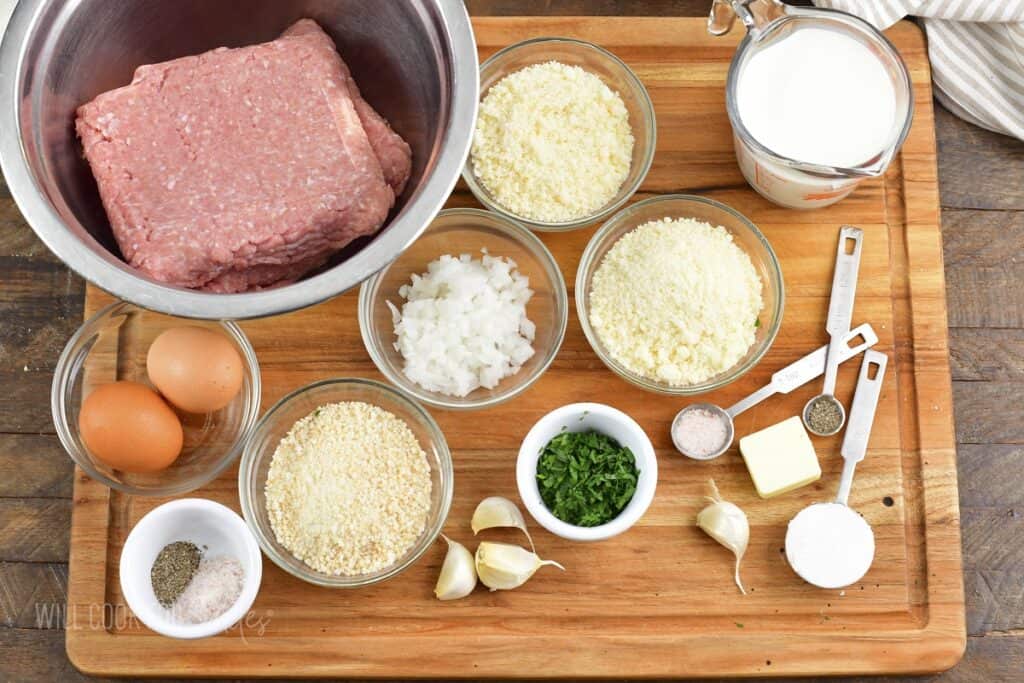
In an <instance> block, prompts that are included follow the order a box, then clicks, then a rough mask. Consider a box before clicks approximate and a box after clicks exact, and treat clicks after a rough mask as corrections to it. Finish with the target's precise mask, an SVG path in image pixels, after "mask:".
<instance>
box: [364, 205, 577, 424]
mask: <svg viewBox="0 0 1024 683" xmlns="http://www.w3.org/2000/svg"><path fill="white" fill-rule="evenodd" d="M450 216H476V217H479V218H485V219H487V220H489V221H494V222H495V223H496V224H497V227H498V229H499V230H500V231H501V232H502V233H503V234H505V235H507V236H509V237H511V238H512V239H513V240H516V241H519V242H520V243H521V244H523V245H524V246H525V247H526V248H527V250H528V251H530V252H532V253H533V254H534V255H535V256H536V257H537V259H538V260H539V261H541V262H543V263H544V264H545V265H546V266H548V268H550V270H552V271H553V272H554V273H555V276H556V277H555V278H554V279H553V280H552V285H553V287H552V289H553V290H554V297H555V307H556V309H558V310H559V311H560V313H559V315H558V323H557V326H558V329H557V331H556V336H555V341H554V343H553V344H552V345H551V348H550V350H549V351H548V353H547V357H546V358H544V360H543V362H542V363H541V364H540V365H538V366H537V367H536V368H535V369H534V371H533V376H531V377H529V378H527V380H526V381H524V382H523V383H522V384H521V385H520V386H518V387H515V388H510V389H508V390H506V391H504V392H500V391H499V392H498V393H497V394H495V395H494V396H491V397H489V398H485V399H479V400H476V401H463V400H461V399H452V400H449V399H443V398H438V397H436V396H434V395H433V393H431V394H427V393H426V392H425V390H423V389H421V388H420V387H419V386H417V385H415V384H413V383H412V382H410V381H409V380H407V379H405V378H404V377H401V376H399V375H398V374H397V373H394V372H391V370H390V368H388V366H387V363H385V362H384V361H383V360H382V357H383V354H382V353H381V351H380V349H379V347H378V345H377V344H376V343H375V342H374V341H373V338H372V337H373V332H372V330H373V320H372V319H371V318H370V310H371V308H372V306H373V298H374V295H375V294H376V292H377V289H378V288H379V286H380V283H381V282H382V281H383V280H384V276H385V275H386V274H387V272H388V271H389V270H390V269H391V268H392V267H393V266H394V265H395V264H396V263H397V262H398V261H399V260H400V259H401V258H402V257H403V256H404V255H405V254H404V253H403V254H400V255H399V257H398V258H396V259H395V260H394V261H392V262H391V263H389V264H388V265H387V266H385V267H384V268H382V269H380V270H379V271H377V272H376V273H374V274H373V275H371V276H370V277H368V278H367V279H366V280H364V281H363V284H362V285H360V286H359V312H358V318H359V334H360V336H361V337H362V338H363V346H364V347H365V348H366V352H367V353H368V354H369V355H370V359H371V360H372V361H373V364H374V365H375V366H376V367H377V369H378V370H379V371H380V372H381V374H383V375H384V377H386V378H387V380H388V381H389V382H391V383H392V384H394V385H395V386H396V387H398V388H399V390H401V391H403V392H405V393H407V394H409V395H411V396H412V397H413V398H415V399H416V400H418V401H422V402H423V403H425V404H427V405H429V406H433V407H435V408H442V409H444V410H464V411H468V410H480V409H482V408H490V407H492V406H496V405H498V404H500V403H504V402H505V401H508V400H511V399H513V398H515V397H516V396H518V395H520V394H522V393H523V392H524V391H526V390H527V389H529V388H530V387H531V386H533V384H534V383H535V382H536V381H537V380H539V379H540V378H541V377H542V376H543V375H544V373H545V372H547V369H548V368H549V367H550V366H551V363H553V362H554V360H555V357H556V356H558V352H559V350H560V349H561V348H562V344H563V343H564V341H565V334H566V331H567V330H568V327H569V291H568V287H567V285H566V283H565V276H564V275H562V268H561V266H559V265H558V261H557V260H556V259H555V256H554V254H552V253H551V250H550V249H548V247H547V245H546V244H544V242H543V241H541V239H540V238H539V237H537V235H535V234H533V232H532V231H531V230H529V229H528V228H526V226H524V225H523V224H522V223H521V222H519V221H518V220H517V219H515V218H511V217H509V216H506V215H503V214H499V213H496V212H493V211H486V210H484V209H477V208H456V209H445V210H444V211H441V212H440V213H438V214H437V216H436V217H435V218H434V220H432V221H431V222H430V225H428V226H427V228H426V230H424V231H423V234H422V235H420V238H423V237H424V236H426V235H427V234H428V233H429V232H430V231H431V229H433V228H434V227H435V224H436V223H437V222H438V221H440V220H442V219H444V218H448V217H450ZM467 229H472V228H467ZM514 377H515V375H513V376H512V377H507V378H505V379H513V378H514ZM503 381H504V380H503ZM498 386H499V387H500V386H501V385H500V384H499V385H498Z"/></svg>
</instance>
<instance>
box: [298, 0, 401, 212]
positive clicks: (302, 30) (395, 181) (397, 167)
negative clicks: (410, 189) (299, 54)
mask: <svg viewBox="0 0 1024 683" xmlns="http://www.w3.org/2000/svg"><path fill="white" fill-rule="evenodd" d="M307 35H315V36H317V40H320V41H321V42H323V43H324V44H325V45H327V46H329V47H330V48H331V49H332V50H334V49H335V47H334V41H333V40H331V37H330V36H329V35H327V34H326V33H324V30H323V29H322V28H320V25H319V24H318V23H316V22H315V21H313V20H312V19H300V20H299V21H297V22H295V23H294V24H292V25H291V26H290V27H289V28H288V30H286V31H285V32H284V33H282V34H281V37H282V38H287V37H288V36H307ZM339 61H340V62H341V68H342V72H343V73H344V75H345V83H346V85H348V94H349V96H350V97H351V98H352V103H353V104H354V105H355V108H356V114H358V115H359V120H360V121H361V122H362V124H363V129H364V130H365V131H366V136H367V137H368V138H370V146H371V147H373V151H374V153H376V155H377V158H378V159H379V160H380V165H381V168H382V169H383V170H384V179H385V180H387V181H388V185H390V186H391V189H392V190H394V191H395V196H396V197H397V196H398V195H400V194H402V190H403V189H405V183H406V182H407V181H408V180H409V174H410V172H411V171H412V150H411V149H410V148H409V144H408V143H407V142H406V141H405V140H403V139H402V136H400V135H399V134H398V133H396V132H395V131H393V130H391V125H390V124H389V123H388V122H387V119H385V118H384V117H383V116H381V115H380V114H378V113H377V110H376V109H374V108H373V107H371V106H370V103H369V102H367V101H366V100H364V99H363V96H362V94H361V93H360V92H359V86H358V85H356V81H355V79H354V78H352V73H351V72H350V71H349V70H348V65H347V64H345V60H339Z"/></svg>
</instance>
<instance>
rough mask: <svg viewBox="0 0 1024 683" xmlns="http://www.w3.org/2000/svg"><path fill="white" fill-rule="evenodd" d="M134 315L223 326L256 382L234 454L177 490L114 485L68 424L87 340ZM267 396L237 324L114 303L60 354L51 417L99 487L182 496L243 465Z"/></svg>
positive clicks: (252, 352)
mask: <svg viewBox="0 0 1024 683" xmlns="http://www.w3.org/2000/svg"><path fill="white" fill-rule="evenodd" d="M133 311H139V312H143V313H153V314H155V315H160V316H165V317H168V318H176V319H180V320H181V321H182V324H185V325H188V324H193V325H195V324H203V323H207V324H217V325H219V326H220V327H221V328H222V329H223V330H224V331H225V332H226V333H227V334H228V336H229V337H230V338H231V340H232V341H233V342H234V343H235V345H236V346H237V347H238V348H239V349H240V350H241V355H242V362H243V363H245V365H246V368H247V370H248V373H249V376H250V378H251V391H250V396H249V406H248V408H249V409H248V410H247V411H246V413H245V415H244V416H243V417H242V425H241V428H240V429H239V431H238V434H237V435H236V436H235V438H234V440H233V441H232V443H231V446H230V448H228V450H227V451H225V454H224V455H223V456H221V458H220V460H218V461H216V462H215V463H214V466H213V467H211V468H210V469H209V470H206V471H204V472H203V473H202V475H197V476H196V477H193V478H190V479H186V480H184V481H182V482H180V483H178V484H176V485H173V486H170V485H169V486H161V487H157V488H149V489H143V488H138V487H136V486H132V485H130V484H124V483H122V482H119V481H115V480H113V479H111V478H110V477H108V476H107V475H106V474H104V473H102V472H100V471H99V470H98V469H97V468H96V467H95V466H93V464H92V461H91V459H90V458H89V456H87V455H86V454H83V453H81V449H79V448H78V446H77V445H76V444H75V441H74V439H73V438H72V433H73V431H76V430H77V427H75V428H74V429H73V428H72V426H71V424H70V420H69V419H68V406H67V404H66V402H65V400H64V397H65V396H66V395H67V392H68V390H69V389H70V388H71V387H72V386H74V380H75V378H76V377H77V376H78V374H79V372H80V371H81V365H82V362H84V357H83V358H82V360H81V361H79V360H78V358H79V357H80V356H81V355H82V354H81V350H82V345H83V340H84V339H86V338H88V337H89V336H92V335H93V334H95V333H98V332H99V331H100V330H101V329H102V327H104V326H105V325H106V323H108V322H109V321H110V320H111V319H112V318H113V316H114V315H117V314H120V313H122V312H124V313H130V312H133ZM91 352H92V349H91V348H90V349H89V350H88V351H86V352H85V356H88V355H89V353H91ZM262 395H263V383H262V378H261V375H260V365H259V360H258V359H257V357H256V351H255V350H254V349H253V347H252V343H251V342H250V341H249V338H248V337H247V336H246V334H245V332H243V331H242V328H241V327H239V325H238V324H237V323H236V322H234V321H233V320H201V319H193V318H180V316H175V315H171V314H169V313H163V312H161V311H153V310H150V309H148V308H144V307H143V306H139V305H138V304H134V303H131V302H129V301H114V302H112V303H110V304H107V305H106V306H104V307H103V308H101V309H100V310H98V311H97V312H96V313H94V314H93V315H92V317H90V318H89V319H88V320H86V321H84V322H83V323H82V324H81V325H80V326H79V327H78V329H77V330H75V333H74V334H72V335H71V338H70V339H68V341H67V343H66V344H65V345H64V349H63V350H62V351H61V353H60V356H59V357H58V359H57V365H56V366H55V368H54V371H53V381H52V382H51V384H50V413H51V415H52V418H53V424H54V428H55V429H56V432H57V438H59V439H60V442H61V445H62V446H63V447H64V450H65V452H67V454H68V457H70V458H71V460H72V461H73V462H74V463H75V465H76V466H77V467H79V468H81V469H82V471H83V472H85V473H86V474H87V475H89V477H90V478H91V479H93V480H95V481H98V482H99V483H101V484H103V485H104V486H106V487H108V488H111V489H114V490H115V491H120V492H121V493H127V494H129V495H133V496H180V495H182V494H185V493H190V492H192V491H195V490H196V489H198V488H201V487H203V486H205V485H206V484H209V483H210V482H211V481H213V480H214V479H216V478H217V477H219V476H220V475H221V474H222V473H223V472H224V471H225V470H226V469H227V468H228V467H229V466H230V465H231V463H233V462H234V461H235V460H237V459H238V457H239V456H240V455H241V453H242V451H243V450H244V448H245V445H246V443H248V441H249V437H250V436H251V435H252V432H253V429H254V428H255V426H256V422H257V418H258V417H259V414H260V404H261V402H262Z"/></svg>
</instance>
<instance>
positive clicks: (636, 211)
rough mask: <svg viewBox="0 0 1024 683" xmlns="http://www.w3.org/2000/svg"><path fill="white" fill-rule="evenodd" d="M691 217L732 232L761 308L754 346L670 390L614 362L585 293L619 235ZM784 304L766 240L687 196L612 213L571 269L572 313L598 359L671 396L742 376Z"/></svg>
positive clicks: (710, 203)
mask: <svg viewBox="0 0 1024 683" xmlns="http://www.w3.org/2000/svg"><path fill="white" fill-rule="evenodd" d="M665 217H669V218H694V219H697V220H700V221H705V222H707V223H710V224H711V225H720V226H722V227H723V228H725V229H726V230H728V231H729V232H730V233H732V236H733V239H734V240H735V243H736V244H737V245H739V246H740V247H741V248H743V250H744V251H746V252H747V255H749V256H750V261H751V263H753V265H754V269H755V270H756V271H757V274H758V276H759V277H760V278H761V287H762V289H761V297H762V299H763V307H762V309H761V315H760V317H759V321H760V325H759V326H758V328H757V332H756V335H755V338H754V343H753V344H751V346H750V348H749V349H748V350H747V353H746V355H744V356H743V358H741V359H740V360H739V361H738V362H737V363H736V364H735V365H733V366H732V367H731V368H729V369H728V370H725V371H723V372H720V373H719V374H717V375H715V376H714V377H711V378H710V379H708V380H705V381H703V382H700V383H699V384H690V385H683V386H673V385H670V384H667V383H664V382H659V381H657V380H653V379H650V378H648V377H644V376H642V375H639V374H637V373H635V372H633V371H631V370H629V369H627V368H626V367H624V366H623V365H622V364H620V363H619V362H618V361H616V360H615V359H614V358H613V357H612V356H611V354H610V353H609V352H608V350H607V349H606V348H605V346H604V344H603V343H602V342H601V339H600V337H599V336H598V334H597V331H596V330H594V328H593V327H591V325H590V290H591V282H592V280H593V277H594V273H595V272H596V271H597V268H598V266H599V265H600V264H601V261H602V260H603V259H604V256H605V254H607V253H608V250H609V249H611V248H612V246H613V245H614V244H615V242H617V241H618V240H619V238H620V237H622V236H623V235H625V234H626V233H628V232H630V231H631V230H633V229H634V228H636V227H638V226H640V225H643V224H644V223H647V222H649V221H652V220H657V219H661V218H665ZM784 303H785V284H784V283H783V280H782V270H781V268H780V267H779V259H778V258H777V257H776V256H775V251H774V250H773V249H772V247H771V245H770V244H769V243H768V240H767V239H765V236H764V235H763V234H762V233H761V231H760V230H758V229H757V226H755V225H754V224H753V223H751V222H750V221H749V220H748V219H747V218H746V217H745V216H743V215H742V214H740V213H739V212H738V211H736V210H735V209H732V208H730V207H728V206H726V205H725V204H722V203H721V202H716V201H715V200H713V199H705V198H704V197H696V196H692V195H682V194H677V195H663V196H660V197H652V198H651V199H645V200H644V201H641V202H637V203H635V204H633V205H631V206H630V207H628V208H626V209H623V210H622V211H620V212H619V213H617V214H615V215H614V216H613V217H612V218H611V219H610V220H609V221H608V222H606V223H605V224H604V225H602V226H601V227H600V228H599V229H598V230H597V232H596V233H594V236H593V237H592V238H591V239H590V242H589V243H588V244H587V247H586V249H584V251H583V257H582V259H581V260H580V265H579V269H578V270H577V271H576V311H577V313H578V314H579V318H580V325H581V326H582V327H583V333H584V334H585V335H586V337H587V341H589V342H590V346H591V347H593V349H594V352H595V353H597V355H598V357H599V358H600V359H601V361H602V362H603V363H604V364H605V365H607V366H608V367H609V368H610V369H611V370H612V371H613V372H615V374H617V375H619V376H620V377H622V378H623V379H625V380H627V381H629V382H632V383H633V384H636V385H637V386H640V387H643V388H644V389H648V390H650V391H656V392H659V393H662V394H671V395H674V396H694V395H696V394H702V393H705V392H708V391H714V390H715V389H719V388H721V387H724V386H725V385H727V384H729V383H730V382H733V381H735V380H736V379H739V378H740V377H742V376H743V375H744V374H745V373H746V372H747V371H748V370H750V369H751V368H752V367H754V366H755V365H757V363H758V362H759V361H760V360H761V358H762V357H763V356H764V354H765V353H767V352H768V349H769V348H771V345H772V342H774V341H775V335H776V334H778V332H779V327H780V326H781V325H782V311H783V307H784Z"/></svg>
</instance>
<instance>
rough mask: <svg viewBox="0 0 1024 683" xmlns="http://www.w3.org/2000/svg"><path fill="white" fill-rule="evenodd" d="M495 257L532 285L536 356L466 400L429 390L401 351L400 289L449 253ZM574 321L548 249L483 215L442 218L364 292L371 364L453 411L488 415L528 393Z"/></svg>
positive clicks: (514, 226)
mask: <svg viewBox="0 0 1024 683" xmlns="http://www.w3.org/2000/svg"><path fill="white" fill-rule="evenodd" d="M481 249H487V252H488V253H489V254H490V255H491V256H504V257H508V258H511V259H512V260H514V261H515V262H516V266H517V270H518V271H519V273H520V274H522V275H525V276H526V277H528V278H529V280H530V289H532V290H533V297H532V298H531V299H530V302H529V303H528V304H527V305H526V315H527V317H529V319H530V320H531V321H532V322H533V323H534V324H535V325H536V328H537V331H536V336H535V337H534V340H533V348H534V354H533V356H531V357H530V359H529V360H527V361H526V363H525V364H524V365H523V366H522V367H521V368H520V369H519V372H517V373H516V374H514V375H512V376H510V377H505V378H504V379H502V380H501V381H500V382H499V383H498V385H497V386H496V387H494V388H493V389H485V388H483V387H480V388H477V389H475V390H473V391H471V392H470V393H469V394H467V395H466V396H463V397H457V396H448V395H446V394H442V393H439V392H436V391H428V390H426V389H424V388H422V387H421V386H419V385H418V384H415V383H414V382H412V381H411V380H409V379H408V378H407V377H406V376H405V372H404V371H403V369H402V367H403V364H404V359H403V358H402V354H400V353H399V352H398V350H397V349H395V339H396V337H395V333H394V323H393V321H392V314H391V309H390V308H389V307H388V305H387V302H388V301H390V302H391V303H392V304H394V305H395V306H397V307H398V308H401V305H402V302H403V299H402V297H400V296H399V294H398V289H399V288H400V287H401V286H403V285H406V284H409V282H410V280H411V277H412V276H413V275H418V274H420V273H424V272H426V270H427V264H429V263H430V262H431V261H434V260H436V259H437V258H438V257H440V256H442V255H443V254H452V255H458V254H469V255H471V256H473V257H474V258H479V257H480V255H481V254H480V250H481ZM568 319H569V296H568V293H567V292H566V289H565V280H563V279H562V271H561V270H560V269H559V267H558V263H557V262H556V261H555V258H554V257H553V256H552V255H551V252H550V251H548V248H547V247H545V246H544V243H543V242H541V241H540V239H538V238H537V236H536V235H534V234H533V233H531V232H530V231H529V230H527V229H526V228H525V227H523V226H522V225H520V224H519V223H518V222H516V221H514V220H512V219H510V218H506V217H503V216H499V215H498V214H495V213H490V212H488V211H481V210H480V209H449V210H447V211H442V212H441V213H440V214H439V215H438V217H437V218H435V219H434V221H433V223H431V224H430V226H429V227H427V230H426V231H425V232H424V233H423V235H422V236H421V237H420V238H419V239H418V240H417V241H416V242H415V243H414V244H413V245H412V246H411V247H409V248H408V249H406V250H405V251H404V252H403V253H402V255H401V256H399V257H398V259H396V260H395V261H394V262H393V263H392V264H391V265H390V266H388V267H387V268H385V269H383V270H381V271H380V272H378V273H377V274H376V275H374V276H373V277H371V278H369V279H368V280H366V281H365V282H364V283H363V285H362V287H361V288H360V290H359V330H360V332H361V333H362V336H363V343H364V344H365V345H366V350H367V351H368V352H369V354H370V358H372V359H373V362H374V363H375V364H376V365H377V368H378V369H379V370H380V371H381V372H382V373H384V376H385V377H387V378H388V380H389V381H390V382H392V383H393V384H395V385H397V386H398V387H399V388H400V389H402V390H403V391H405V392H407V393H409V394H412V395H413V396H415V397H416V398H417V399H419V400H421V401H423V402H424V403H427V404H429V405H433V406H437V407H439V408H446V409H449V410H472V409H476V408H486V407H488V406H493V405H496V404H498V403H501V402H502V401H507V400H508V399H510V398H512V397H513V396H516V395H518V394H520V393H522V392H523V391H525V390H526V389H527V388H528V387H529V386H530V385H531V384H533V383H534V382H535V381H537V379H538V378H539V377H540V376H541V375H542V374H543V373H544V371H545V370H546V369H547V367H548V366H549V365H550V364H551V361H553V360H554V359H555V354H557V353H558V349H559V347H561V345H562V339H563V338H564V337H565V328H566V325H567V323H568Z"/></svg>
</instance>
